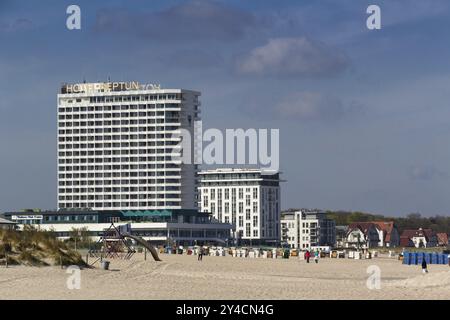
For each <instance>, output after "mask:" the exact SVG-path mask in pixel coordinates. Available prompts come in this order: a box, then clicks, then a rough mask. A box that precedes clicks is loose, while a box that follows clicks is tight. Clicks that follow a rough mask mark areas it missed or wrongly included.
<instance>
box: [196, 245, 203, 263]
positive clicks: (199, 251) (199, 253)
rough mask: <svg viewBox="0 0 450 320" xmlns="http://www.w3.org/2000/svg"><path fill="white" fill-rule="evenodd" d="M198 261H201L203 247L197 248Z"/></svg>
mask: <svg viewBox="0 0 450 320" xmlns="http://www.w3.org/2000/svg"><path fill="white" fill-rule="evenodd" d="M197 260H198V261H203V247H201V248H200V249H198V258H197Z"/></svg>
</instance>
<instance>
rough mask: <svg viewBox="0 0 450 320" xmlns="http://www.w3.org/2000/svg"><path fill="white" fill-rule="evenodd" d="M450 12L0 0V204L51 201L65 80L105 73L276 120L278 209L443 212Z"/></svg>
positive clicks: (234, 113)
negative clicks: (78, 25) (369, 24)
mask: <svg viewBox="0 0 450 320" xmlns="http://www.w3.org/2000/svg"><path fill="white" fill-rule="evenodd" d="M70 4H77V5H79V6H80V7H81V11H82V29H81V30H79V31H78V30H77V31H69V30H67V28H66V27H65V23H66V18H67V15H66V8H67V6H68V5H70ZM370 4H378V5H379V6H380V7H381V14H382V16H381V18H382V29H381V30H368V29H367V28H366V18H367V16H368V15H367V14H366V8H367V6H368V5H370ZM449 18H450V3H449V2H448V1H445V0H434V1H419V0H405V1H398V0H390V1H363V0H361V1H360V0H358V1H354V0H342V1H331V0H329V1H326V0H323V1H300V0H296V1H256V0H246V1H236V0H234V1H168V0H165V1H155V0H153V1H144V0H135V1H93V0H90V1H61V0H54V1H39V2H38V1H20V0H19V1H17V0H14V1H12V0H0V41H1V42H0V43H1V46H0V95H1V98H0V150H1V155H0V173H1V174H0V211H6V210H11V209H20V208H35V207H40V208H54V207H55V206H56V160H55V159H56V93H57V90H58V87H59V86H60V84H61V83H62V82H78V81H82V80H84V79H86V80H87V81H97V80H100V81H103V80H106V79H107V78H108V77H110V78H111V79H112V80H124V81H129V80H138V81H141V82H144V83H161V84H162V86H163V87H183V88H188V89H195V90H199V91H201V92H202V108H203V124H204V127H209V128H220V129H225V128H240V127H241V128H279V129H280V140H281V143H280V148H281V150H280V153H281V154H280V158H281V171H282V172H283V176H284V178H285V179H286V180H287V181H286V182H285V183H283V187H282V190H283V191H282V195H283V197H282V201H283V205H282V207H283V208H289V207H313V208H322V209H345V210H364V211H370V212H375V213H384V214H390V215H403V214H407V213H410V212H421V213H422V214H424V215H431V214H443V215H445V214H449V213H450V197H449V196H448V194H449V191H450V168H449V164H450V148H449V136H450V120H449V119H450V109H449V101H450V99H449V98H450V90H449V85H450V64H449V60H448V58H449V56H450V42H449V41H448V36H449V31H450V23H449V22H448V21H450V19H449Z"/></svg>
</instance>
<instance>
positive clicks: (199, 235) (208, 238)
mask: <svg viewBox="0 0 450 320" xmlns="http://www.w3.org/2000/svg"><path fill="white" fill-rule="evenodd" d="M5 217H6V218H8V219H10V220H11V221H13V222H15V223H17V225H18V227H19V228H23V227H24V226H25V225H33V226H34V227H36V228H37V229H39V230H49V231H50V230H52V231H54V232H56V234H57V237H59V238H60V239H67V238H69V237H70V232H71V231H73V230H74V229H84V230H87V231H88V232H89V233H90V236H91V238H92V239H93V240H94V241H95V240H98V239H99V238H100V237H101V236H102V234H103V232H104V230H106V229H108V228H109V227H110V226H111V223H114V224H115V225H117V226H120V225H124V224H128V223H129V224H131V234H132V235H135V236H139V237H141V238H143V239H144V240H147V241H150V242H152V244H155V245H161V244H168V243H175V244H179V245H193V244H221V245H224V244H228V242H231V241H232V239H230V238H229V237H230V232H231V231H232V229H233V226H232V225H231V224H227V223H220V222H217V221H214V220H213V219H211V216H210V215H209V214H207V213H203V212H198V211H197V210H193V209H173V210H136V211H131V210H127V211H119V210H112V211H94V210H64V211H63V210H59V211H32V212H30V211H28V212H27V211H26V212H7V213H5Z"/></svg>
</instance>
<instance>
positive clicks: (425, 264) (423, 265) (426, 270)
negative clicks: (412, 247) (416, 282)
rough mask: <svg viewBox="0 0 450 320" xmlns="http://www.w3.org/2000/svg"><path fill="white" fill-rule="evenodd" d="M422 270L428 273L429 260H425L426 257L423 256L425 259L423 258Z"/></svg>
mask: <svg viewBox="0 0 450 320" xmlns="http://www.w3.org/2000/svg"><path fill="white" fill-rule="evenodd" d="M422 272H423V273H428V269H427V261H426V260H425V258H423V260H422Z"/></svg>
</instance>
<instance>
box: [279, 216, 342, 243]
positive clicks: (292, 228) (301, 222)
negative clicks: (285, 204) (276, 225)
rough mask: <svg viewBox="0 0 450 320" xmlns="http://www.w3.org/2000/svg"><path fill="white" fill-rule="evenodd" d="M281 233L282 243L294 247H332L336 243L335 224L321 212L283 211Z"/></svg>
mask: <svg viewBox="0 0 450 320" xmlns="http://www.w3.org/2000/svg"><path fill="white" fill-rule="evenodd" d="M281 233H282V235H281V241H282V243H284V244H288V245H289V247H291V248H294V249H300V250H310V249H311V247H321V246H331V247H333V246H334V245H335V243H336V224H335V222H334V220H332V219H328V218H327V217H326V214H325V213H323V212H315V211H305V210H300V211H287V212H283V213H282V214H281Z"/></svg>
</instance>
